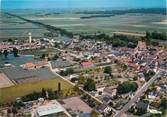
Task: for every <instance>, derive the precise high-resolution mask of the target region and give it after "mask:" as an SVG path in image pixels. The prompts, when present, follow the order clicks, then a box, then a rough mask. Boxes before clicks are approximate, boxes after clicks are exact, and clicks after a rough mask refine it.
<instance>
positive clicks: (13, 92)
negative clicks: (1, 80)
mask: <svg viewBox="0 0 167 117" xmlns="http://www.w3.org/2000/svg"><path fill="white" fill-rule="evenodd" d="M58 83H61V89H62V90H65V91H69V90H72V89H73V86H72V85H71V84H69V83H68V82H66V81H64V80H63V79H61V78H58V77H57V78H54V79H49V80H40V81H37V82H33V83H26V84H17V85H15V86H12V87H8V88H3V89H0V103H6V102H11V101H14V100H15V99H16V98H17V97H20V96H24V95H27V94H30V93H32V92H35V91H36V92H40V91H41V90H42V88H45V89H52V90H53V91H55V90H57V88H58Z"/></svg>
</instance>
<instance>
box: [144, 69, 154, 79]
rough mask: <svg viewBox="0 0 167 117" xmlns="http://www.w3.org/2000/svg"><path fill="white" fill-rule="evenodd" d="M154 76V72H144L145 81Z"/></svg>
mask: <svg viewBox="0 0 167 117" xmlns="http://www.w3.org/2000/svg"><path fill="white" fill-rule="evenodd" d="M154 75H155V72H154V71H148V72H144V76H145V80H146V81H149V80H150V78H151V77H153V76H154Z"/></svg>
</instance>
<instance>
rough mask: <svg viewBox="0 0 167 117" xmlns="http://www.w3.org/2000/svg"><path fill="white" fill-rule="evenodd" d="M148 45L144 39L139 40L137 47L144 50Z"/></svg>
mask: <svg viewBox="0 0 167 117" xmlns="http://www.w3.org/2000/svg"><path fill="white" fill-rule="evenodd" d="M146 48H147V46H146V43H145V42H142V41H138V45H137V47H136V49H137V50H139V51H142V50H146Z"/></svg>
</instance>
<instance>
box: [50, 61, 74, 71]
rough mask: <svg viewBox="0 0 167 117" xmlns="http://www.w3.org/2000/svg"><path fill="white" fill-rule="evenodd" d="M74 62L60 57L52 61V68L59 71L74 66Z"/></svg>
mask: <svg viewBox="0 0 167 117" xmlns="http://www.w3.org/2000/svg"><path fill="white" fill-rule="evenodd" d="M72 65H73V64H72V63H71V62H69V61H67V60H62V59H58V60H55V61H51V62H50V66H51V69H52V70H53V71H56V72H59V71H61V70H64V69H65V68H67V67H70V66H72Z"/></svg>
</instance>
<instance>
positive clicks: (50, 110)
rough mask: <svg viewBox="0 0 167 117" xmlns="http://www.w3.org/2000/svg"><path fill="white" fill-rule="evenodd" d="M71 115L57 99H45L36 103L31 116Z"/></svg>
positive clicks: (55, 116)
mask: <svg viewBox="0 0 167 117" xmlns="http://www.w3.org/2000/svg"><path fill="white" fill-rule="evenodd" d="M50 116H51V117H71V115H70V114H69V113H68V112H67V111H66V110H65V109H64V108H63V107H62V106H61V105H60V103H59V102H58V101H56V100H51V101H48V100H45V101H39V103H37V104H36V103H35V104H34V105H33V107H32V113H31V117H50Z"/></svg>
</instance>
